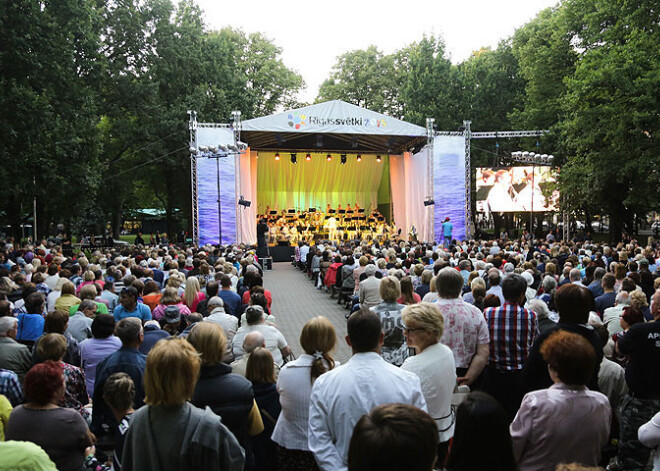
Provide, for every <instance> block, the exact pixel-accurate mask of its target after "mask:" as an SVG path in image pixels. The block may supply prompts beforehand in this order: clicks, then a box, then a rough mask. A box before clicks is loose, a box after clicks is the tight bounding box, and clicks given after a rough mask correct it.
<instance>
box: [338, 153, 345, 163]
mask: <svg viewBox="0 0 660 471" xmlns="http://www.w3.org/2000/svg"><path fill="white" fill-rule="evenodd" d="M339 158H340V160H341V164H342V165H344V164H346V154H341V155H340V156H339Z"/></svg>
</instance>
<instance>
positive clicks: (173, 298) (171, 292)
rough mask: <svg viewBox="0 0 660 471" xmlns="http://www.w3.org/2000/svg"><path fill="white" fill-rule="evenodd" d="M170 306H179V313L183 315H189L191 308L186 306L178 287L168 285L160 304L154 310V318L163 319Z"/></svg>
mask: <svg viewBox="0 0 660 471" xmlns="http://www.w3.org/2000/svg"><path fill="white" fill-rule="evenodd" d="M168 306H176V307H178V308H179V313H180V314H181V315H182V316H189V315H190V309H188V306H186V305H185V304H184V303H183V301H182V300H181V296H179V293H178V292H177V290H176V288H172V287H168V288H165V291H164V292H163V296H162V297H161V298H160V304H159V305H158V306H156V308H155V309H154V312H153V318H154V319H155V320H157V321H159V322H160V321H161V320H162V319H163V317H165V310H166V309H167V307H168Z"/></svg>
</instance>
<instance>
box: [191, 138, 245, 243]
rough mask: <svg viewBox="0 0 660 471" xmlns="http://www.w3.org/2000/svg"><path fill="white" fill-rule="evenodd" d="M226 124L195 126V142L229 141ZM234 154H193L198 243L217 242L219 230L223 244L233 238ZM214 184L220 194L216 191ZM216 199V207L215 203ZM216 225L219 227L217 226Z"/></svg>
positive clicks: (234, 216) (234, 232)
mask: <svg viewBox="0 0 660 471" xmlns="http://www.w3.org/2000/svg"><path fill="white" fill-rule="evenodd" d="M233 143H234V136H233V134H232V131H231V130H230V129H229V128H203V127H199V128H198V129H197V145H198V147H201V146H217V145H218V144H223V145H227V144H233ZM236 171H237V168H236V157H235V156H234V155H229V156H227V157H223V158H219V159H210V158H206V157H198V158H197V211H198V217H199V244H200V245H204V244H217V243H218V240H219V238H220V233H222V241H221V242H220V243H221V244H223V245H227V244H233V243H236V241H237V231H236V203H237V201H238V198H237V196H236ZM218 186H219V187H220V194H219V195H218ZM218 199H219V200H220V207H218ZM218 225H220V229H221V231H220V230H218Z"/></svg>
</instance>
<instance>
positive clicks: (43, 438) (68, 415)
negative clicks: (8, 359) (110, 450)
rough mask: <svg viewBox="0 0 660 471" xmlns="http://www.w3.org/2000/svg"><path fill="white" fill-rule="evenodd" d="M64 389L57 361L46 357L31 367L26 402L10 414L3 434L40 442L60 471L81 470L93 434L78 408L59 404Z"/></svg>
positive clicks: (9, 437)
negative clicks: (75, 409)
mask: <svg viewBox="0 0 660 471" xmlns="http://www.w3.org/2000/svg"><path fill="white" fill-rule="evenodd" d="M64 390H65V388H64V380H63V371H62V366H61V365H60V364H59V363H57V362H54V361H46V362H44V363H40V364H38V365H35V366H34V367H33V368H32V369H30V371H29V372H28V374H27V375H26V376H25V400H26V402H25V404H23V405H20V406H18V407H16V409H14V410H13V411H12V413H11V415H10V416H9V424H8V425H7V430H6V433H5V438H6V439H7V440H22V441H29V442H33V443H35V444H37V445H39V446H40V447H41V448H43V450H44V451H45V452H46V453H48V456H49V457H50V459H51V460H53V461H54V462H55V464H56V465H57V469H58V470H60V471H80V469H81V468H82V466H83V462H84V458H85V450H86V448H87V447H89V446H91V445H92V436H91V434H90V433H89V429H88V428H87V424H86V423H85V420H84V419H83V418H82V417H81V416H80V414H78V412H76V411H74V410H72V409H67V408H64V407H60V406H59V405H58V402H59V400H60V398H61V397H62V396H63V395H64ZM35 424H39V426H38V427H35Z"/></svg>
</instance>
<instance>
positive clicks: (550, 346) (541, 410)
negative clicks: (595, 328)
mask: <svg viewBox="0 0 660 471" xmlns="http://www.w3.org/2000/svg"><path fill="white" fill-rule="evenodd" d="M570 286H576V285H575V284H573V285H566V286H564V287H562V288H560V290H559V291H560V292H561V291H562V290H565V289H567V288H568V287H570ZM577 286H578V289H581V290H582V289H585V288H583V287H581V286H579V285H577ZM588 296H591V295H590V294H588ZM541 355H543V359H544V360H545V361H546V362H547V364H548V370H549V372H550V377H551V378H552V381H553V382H554V384H553V385H552V386H551V387H550V388H549V389H543V390H540V391H534V392H530V393H528V394H527V395H526V396H525V397H524V398H523V401H522V404H521V406H520V410H519V411H518V414H517V415H516V417H515V419H514V420H513V423H512V424H511V428H510V430H511V438H512V440H513V450H514V454H515V456H516V460H517V461H518V466H519V467H520V470H521V471H527V470H537V469H552V468H553V467H554V466H555V465H557V464H559V463H562V462H563V463H570V462H573V461H576V462H579V463H582V464H585V465H590V466H595V465H597V464H598V462H599V461H600V453H601V448H602V447H603V446H604V445H605V444H606V443H607V439H608V436H609V432H610V419H611V409H610V404H609V400H608V399H607V397H606V396H605V395H604V394H601V393H599V392H595V391H589V389H587V387H586V384H587V383H588V382H589V381H590V379H591V377H592V375H593V372H594V365H595V363H596V361H597V360H596V352H595V351H594V348H593V346H592V345H591V344H590V343H589V342H588V341H587V340H586V339H585V338H584V337H583V336H582V335H579V334H574V333H571V332H567V331H564V330H559V331H556V332H554V333H552V334H551V335H550V336H549V337H548V338H547V339H546V341H545V342H544V343H543V345H542V346H541Z"/></svg>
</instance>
